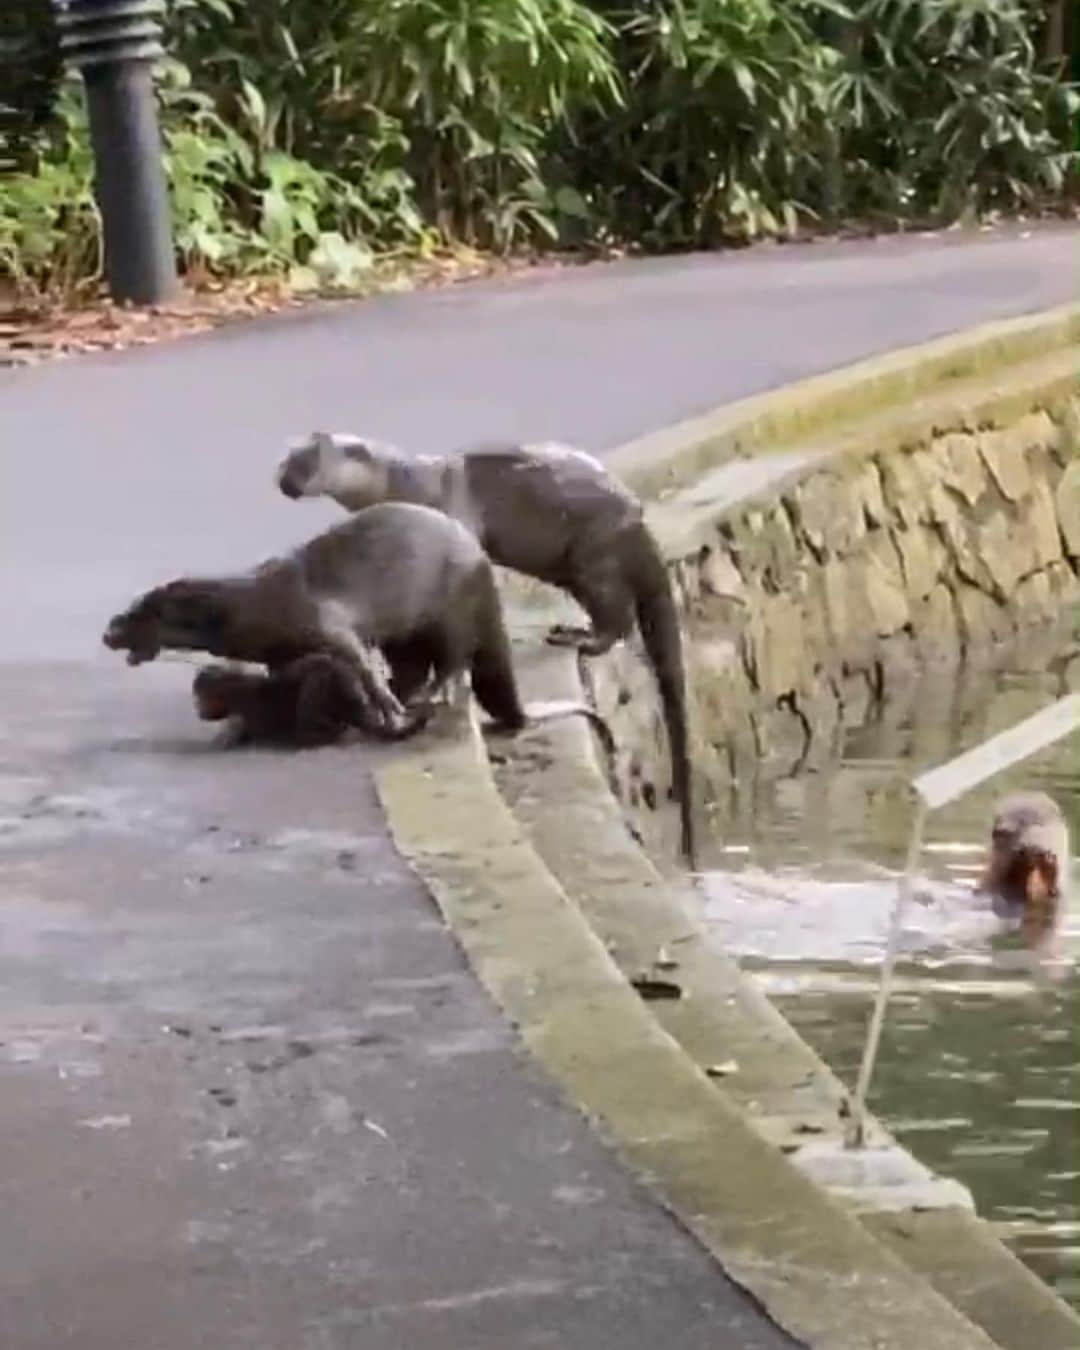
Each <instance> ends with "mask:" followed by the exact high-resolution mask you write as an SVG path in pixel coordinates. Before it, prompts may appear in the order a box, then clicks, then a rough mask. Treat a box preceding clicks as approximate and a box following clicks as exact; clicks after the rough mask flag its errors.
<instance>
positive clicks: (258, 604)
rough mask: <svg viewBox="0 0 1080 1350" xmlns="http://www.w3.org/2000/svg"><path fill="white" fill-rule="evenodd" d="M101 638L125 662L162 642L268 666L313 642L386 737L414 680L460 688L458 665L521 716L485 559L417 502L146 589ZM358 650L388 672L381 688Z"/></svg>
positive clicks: (505, 713)
mask: <svg viewBox="0 0 1080 1350" xmlns="http://www.w3.org/2000/svg"><path fill="white" fill-rule="evenodd" d="M102 640H103V641H104V643H105V645H106V646H107V647H109V648H111V649H113V650H120V651H127V652H128V663H129V664H131V665H138V664H140V663H142V662H144V661H152V660H154V659H155V657H157V655H158V654H159V653H160V652H161V651H162V650H163V649H166V648H168V649H174V650H188V651H205V652H208V653H210V654H211V655H212V656H218V657H224V658H226V659H228V660H234V661H248V662H252V663H254V664H258V665H264V666H266V667H267V668H268V670H269V671H270V672H271V673H272V674H273V673H276V672H279V671H280V670H281V669H282V668H283V667H285V666H287V665H289V663H291V662H293V661H295V660H297V659H298V658H300V657H303V656H306V655H308V654H309V653H312V652H324V653H326V654H328V655H330V656H331V657H334V658H335V659H336V661H337V662H338V663H339V669H340V670H341V671H342V672H345V671H347V672H349V675H350V677H351V684H352V686H353V691H354V693H355V695H356V697H357V698H358V699H359V700H360V702H361V704H363V705H364V706H365V707H367V708H369V709H370V712H371V721H370V725H371V726H373V727H376V728H379V727H381V728H382V729H384V730H385V731H386V732H387V734H389V735H391V736H396V735H398V734H399V733H400V732H401V731H402V729H403V727H404V726H406V725H407V723H408V714H407V713H406V711H405V707H404V705H405V703H407V702H408V701H409V700H410V699H411V698H413V697H415V696H416V694H417V692H418V690H420V689H421V688H422V687H424V686H429V687H430V686H434V687H435V688H443V689H445V688H446V687H447V686H448V685H451V684H454V685H457V686H459V687H460V685H461V682H462V681H463V679H464V676H465V673H466V672H468V673H469V674H470V675H471V680H472V690H473V693H474V694H475V695H476V698H477V700H478V701H479V703H480V704H481V706H482V707H483V708H484V710H485V711H486V712H487V713H488V714H489V715H490V716H491V717H492V719H493V720H494V721H495V723H496V724H497V725H498V726H500V727H502V728H503V729H506V730H520V729H521V728H523V727H524V726H525V725H526V715H525V710H524V708H523V706H522V703H521V698H520V695H519V693H518V687H517V682H516V679H515V676H514V668H513V663H512V661H511V657H510V641H509V638H508V636H507V633H506V627H505V624H504V622H503V616H502V608H501V605H500V601H499V593H498V588H497V587H496V584H495V575H494V572H493V569H492V566H491V563H490V561H489V559H488V558H487V556H486V555H485V553H484V551H483V549H482V548H481V547H480V544H479V542H478V541H477V540H476V538H475V537H474V536H473V535H472V534H470V532H469V531H468V530H467V529H466V528H465V527H464V526H463V525H461V524H460V523H459V522H458V521H455V520H452V519H450V518H449V517H448V516H446V515H444V514H443V513H441V512H439V511H435V510H431V509H429V508H428V507H425V506H417V505H414V504H410V503H404V502H385V503H382V504H380V505H378V506H372V507H369V508H367V509H366V510H364V511H359V512H357V513H356V515H354V516H352V517H351V518H350V519H349V520H347V521H344V522H343V523H342V524H340V525H337V526H334V527H333V528H332V529H329V530H326V531H324V532H323V533H322V534H319V535H316V536H315V538H313V539H311V540H309V541H308V542H307V543H306V544H303V545H302V546H301V547H299V548H297V549H295V550H293V552H291V553H289V554H286V555H285V556H283V557H279V558H271V559H269V560H268V561H266V562H263V563H261V564H260V565H259V566H257V567H255V568H254V569H252V570H251V571H249V572H245V573H240V574H238V575H234V576H227V577H205V578H200V577H181V578H179V579H177V580H175V581H170V582H168V583H166V584H165V585H163V586H157V587H154V588H153V589H152V590H150V591H147V592H146V593H145V594H144V595H142V596H140V597H139V598H138V599H137V600H136V601H135V602H134V603H133V604H132V605H131V606H130V607H129V608H128V609H127V610H125V611H124V612H123V613H120V614H117V615H116V616H115V617H114V618H112V619H111V620H110V622H109V624H108V626H107V627H106V629H105V632H104V634H103V638H102ZM371 647H377V648H379V649H380V650H381V652H382V654H383V657H384V658H385V660H386V662H387V664H388V665H389V667H390V670H391V671H392V678H391V681H390V685H389V687H388V686H387V684H386V682H385V681H384V680H383V679H382V678H381V676H380V675H378V674H377V673H376V671H375V669H374V668H373V663H372V661H371V659H370V656H369V650H368V649H370V648H371Z"/></svg>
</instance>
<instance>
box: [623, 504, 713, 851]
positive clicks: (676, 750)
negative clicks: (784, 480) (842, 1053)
mask: <svg viewBox="0 0 1080 1350" xmlns="http://www.w3.org/2000/svg"><path fill="white" fill-rule="evenodd" d="M631 549H632V553H633V564H632V566H631V568H630V569H629V572H630V576H629V580H630V583H631V586H632V587H633V592H634V606H635V609H636V611H637V621H638V626H639V628H640V629H641V637H642V641H643V642H644V644H645V652H646V654H647V656H648V658H649V663H650V665H651V666H652V668H653V672H654V674H655V675H656V682H657V684H658V685H659V687H660V703H661V707H662V709H663V714H664V724H665V726H666V728H667V735H668V747H669V749H670V752H671V777H672V786H673V788H674V791H675V798H676V800H677V801H678V803H679V813H680V816H681V820H682V852H683V857H684V858H685V859H686V863H687V866H688V867H689V868H690V869H691V871H693V870H695V869H696V866H697V847H696V843H695V838H694V816H693V799H692V797H691V785H690V745H689V735H688V731H687V720H686V672H685V667H684V664H683V654H682V632H681V631H680V628H679V616H678V611H677V610H676V608H675V597H674V595H673V594H672V591H671V580H670V578H669V577H668V572H667V568H666V566H665V565H664V559H663V556H662V555H661V553H660V549H659V547H658V546H657V543H656V540H655V539H654V538H653V536H652V534H651V533H650V532H649V529H648V527H647V526H646V525H645V524H644V523H642V525H641V528H640V531H639V532H638V534H637V536H636V537H635V538H634V540H633V541H632V543H631Z"/></svg>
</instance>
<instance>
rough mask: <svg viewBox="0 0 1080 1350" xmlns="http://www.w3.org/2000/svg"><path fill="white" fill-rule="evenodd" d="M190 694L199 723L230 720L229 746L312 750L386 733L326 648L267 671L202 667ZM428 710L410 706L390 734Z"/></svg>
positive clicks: (401, 733)
mask: <svg viewBox="0 0 1080 1350" xmlns="http://www.w3.org/2000/svg"><path fill="white" fill-rule="evenodd" d="M191 693H192V699H193V701H194V704H195V711H196V712H197V714H198V716H199V717H200V718H201V719H202V720H203V721H204V722H221V721H227V722H228V723H229V736H228V739H227V744H229V745H230V746H239V745H278V746H289V747H295V748H297V749H311V748H314V747H316V746H324V745H332V744H333V743H334V742H335V741H338V740H340V739H341V737H342V736H343V735H344V734H345V732H346V731H348V730H350V729H355V730H359V731H365V732H369V733H370V732H374V733H375V734H377V735H381V736H385V735H386V732H385V730H384V728H383V726H382V724H381V723H380V722H379V721H378V720H377V719H375V720H373V715H372V710H371V707H370V705H369V704H368V703H367V702H366V701H364V700H362V699H360V698H359V697H358V696H357V693H356V688H355V684H354V681H353V678H352V673H351V671H350V670H349V669H348V668H347V667H346V666H344V665H343V663H342V662H341V661H340V660H338V659H337V658H336V657H333V656H330V655H329V654H328V653H326V652H310V653H309V654H308V655H307V656H301V657H299V658H298V659H297V660H295V661H290V662H289V663H288V665H284V666H280V667H278V668H277V669H276V670H274V671H273V672H271V673H267V672H263V671H251V670H243V669H238V668H236V667H234V666H228V665H221V664H212V665H206V666H203V667H202V668H201V669H200V670H199V671H198V673H197V674H196V676H195V679H194V681H193V683H192V688H191ZM431 711H432V710H431V708H430V706H428V707H421V708H420V709H418V710H416V711H415V712H413V711H412V710H410V713H411V715H410V716H409V717H408V718H407V719H406V720H405V721H404V723H403V724H402V725H401V726H399V727H398V728H397V730H396V731H395V732H394V733H393V735H394V737H395V738H398V737H401V738H403V737H406V736H411V735H412V734H413V733H414V732H416V731H419V730H420V729H421V728H422V727H423V726H425V725H426V723H427V722H428V720H429V719H430V716H431Z"/></svg>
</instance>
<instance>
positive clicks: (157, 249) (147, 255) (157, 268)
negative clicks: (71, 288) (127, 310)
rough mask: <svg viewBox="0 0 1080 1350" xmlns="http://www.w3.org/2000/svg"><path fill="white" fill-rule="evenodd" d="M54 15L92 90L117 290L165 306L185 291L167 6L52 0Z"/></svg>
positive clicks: (67, 56) (102, 202)
mask: <svg viewBox="0 0 1080 1350" xmlns="http://www.w3.org/2000/svg"><path fill="white" fill-rule="evenodd" d="M53 9H54V11H55V14H56V24H57V28H58V30H59V34H60V50H61V52H62V53H63V57H64V61H65V64H66V65H67V67H68V68H69V69H70V70H77V71H79V73H80V74H81V75H82V78H83V83H84V85H85V87H86V103H87V111H88V113H89V118H90V138H91V141H92V143H93V149H94V173H95V194H96V196H97V201H98V207H99V209H100V211H101V218H102V224H103V227H104V233H105V275H106V278H107V279H108V283H109V292H110V294H111V295H112V298H113V299H114V300H116V301H117V302H120V303H123V302H125V301H130V302H131V303H133V304H137V305H152V304H157V303H159V302H161V301H163V300H167V299H169V298H170V297H171V296H172V295H173V294H174V293H175V291H176V286H177V281H176V263H175V258H174V254H173V241H172V223H171V220H170V215H169V198H168V192H167V190H166V186H165V173H164V169H163V166H162V160H161V134H160V132H159V130H158V120H157V104H156V101H155V97H154V86H153V78H152V66H153V62H154V61H155V60H157V59H158V58H159V57H160V56H162V55H163V48H162V45H161V16H162V14H163V12H164V0H53Z"/></svg>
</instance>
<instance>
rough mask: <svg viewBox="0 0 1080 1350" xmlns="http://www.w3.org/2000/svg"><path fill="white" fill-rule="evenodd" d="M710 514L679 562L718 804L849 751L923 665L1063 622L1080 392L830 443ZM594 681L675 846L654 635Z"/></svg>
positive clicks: (626, 648)
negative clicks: (750, 786) (817, 460)
mask: <svg viewBox="0 0 1080 1350" xmlns="http://www.w3.org/2000/svg"><path fill="white" fill-rule="evenodd" d="M665 509H666V510H670V509H671V508H670V506H669V507H666V508H665ZM675 509H677V504H676V508H675ZM708 525H709V528H708V530H707V532H706V535H705V536H704V542H702V538H703V536H702V534H701V532H700V531H698V532H697V533H696V535H695V542H694V547H693V551H692V552H687V551H686V550H685V549H684V550H683V551H682V552H681V553H678V554H677V555H676V556H675V557H674V558H673V559H672V563H671V572H672V576H673V580H674V584H675V590H676V595H677V599H678V604H679V607H680V611H681V615H682V619H683V632H684V640H685V644H686V656H687V662H688V684H689V689H690V696H691V701H692V708H691V716H692V723H693V730H694V739H695V742H696V756H695V758H696V763H697V766H698V772H699V781H698V795H699V796H702V795H703V796H704V797H705V799H706V801H712V802H714V803H715V802H717V801H722V800H723V798H724V796H725V794H726V793H729V792H731V791H732V790H734V789H736V788H737V786H738V785H743V786H745V784H746V783H747V782H748V781H749V780H752V779H755V778H760V776H761V775H762V774H763V773H764V774H765V775H767V776H772V775H778V774H785V773H790V772H792V770H793V769H794V768H796V767H799V766H800V765H805V764H806V763H807V762H808V761H812V760H813V759H814V758H815V757H827V756H828V755H830V754H832V753H833V752H834V749H835V747H836V746H837V743H838V736H839V733H840V732H841V731H842V729H843V728H844V727H845V726H846V725H852V724H856V723H858V722H860V721H861V720H862V719H863V718H864V717H865V716H866V714H867V712H868V711H869V710H870V709H871V708H872V707H873V705H874V704H875V703H878V702H880V701H881V700H883V699H885V698H886V697H887V696H889V694H890V693H891V692H892V691H894V690H895V689H896V687H897V685H898V684H902V683H903V682H905V681H909V680H910V679H911V677H912V676H913V675H914V674H916V673H917V672H919V671H920V670H924V669H926V668H927V667H928V666H933V665H949V664H955V663H957V662H966V663H976V664H979V665H987V664H991V663H993V662H994V661H995V660H998V659H1000V658H1001V656H1002V654H1003V653H1004V652H1005V651H1007V650H1008V648H1009V647H1011V646H1014V644H1015V642H1016V641H1017V639H1018V638H1020V637H1021V636H1022V635H1024V634H1027V633H1033V632H1035V631H1036V630H1038V629H1040V628H1042V629H1045V628H1046V627H1047V626H1049V625H1051V624H1054V623H1059V622H1061V620H1062V616H1063V615H1066V614H1067V613H1068V610H1069V608H1070V607H1071V606H1072V605H1073V604H1075V603H1076V602H1077V600H1078V599H1080V581H1078V574H1080V399H1078V398H1076V397H1073V398H1071V399H1069V398H1067V397H1063V396H1061V395H1060V393H1059V394H1058V395H1057V396H1054V397H1050V396H1048V397H1047V399H1046V400H1045V402H1044V403H1043V404H1042V406H1039V405H1038V403H1037V401H1036V402H1035V403H1034V404H1029V405H1028V408H1027V410H1026V411H1025V412H1024V413H1023V414H1022V415H1015V416H1014V417H1013V418H1012V419H1011V420H1007V421H1004V422H1000V423H995V422H994V420H993V419H990V418H988V419H985V420H983V419H976V418H974V417H973V416H971V414H967V415H959V414H958V415H957V417H956V418H955V420H953V421H951V422H950V423H949V424H948V425H947V426H938V427H935V428H932V429H927V430H926V431H925V432H924V433H922V434H920V435H917V436H912V437H910V438H909V439H908V440H907V441H906V442H905V443H903V444H901V445H900V446H891V447H890V448H889V449H887V450H883V451H874V450H873V449H868V450H864V451H862V452H850V451H849V452H845V453H837V454H834V455H832V456H828V457H826V458H825V460H824V462H823V463H822V465H821V466H820V467H817V468H814V469H812V470H811V471H810V472H808V473H806V474H805V475H804V476H803V477H802V478H801V479H800V480H799V481H797V482H795V483H791V482H788V483H786V484H782V485H781V486H780V488H779V489H778V490H776V491H775V492H774V493H773V494H771V495H770V494H769V493H767V492H766V493H761V494H756V495H755V496H754V497H752V498H751V499H749V500H744V501H742V502H739V503H736V504H734V505H728V506H727V507H725V508H722V509H721V508H718V509H717V512H716V515H715V518H714V519H712V520H710V521H709V522H708ZM586 678H587V679H588V681H589V683H590V685H591V687H592V691H593V694H594V697H595V699H596V703H597V706H598V708H599V710H600V712H601V713H602V714H603V715H604V716H605V717H607V718H608V720H609V722H610V724H611V726H612V729H613V731H614V732H615V737H616V741H617V743H618V745H619V746H620V747H622V748H621V749H620V752H619V756H618V763H617V764H616V766H615V778H616V781H617V783H618V788H619V792H620V796H621V797H622V799H623V801H624V803H626V804H627V805H628V806H629V807H630V809H631V813H632V815H633V816H634V817H636V818H637V821H638V823H639V825H640V826H641V827H642V830H643V833H644V834H645V836H646V838H647V839H648V840H649V841H650V842H652V843H655V842H656V841H657V836H658V834H659V835H660V836H663V838H664V843H663V850H662V851H663V852H664V853H665V854H668V855H669V856H670V851H671V850H670V847H669V846H670V844H671V830H670V823H669V818H670V816H671V814H672V813H671V812H670V811H669V810H663V809H660V808H661V803H662V801H663V797H664V794H663V793H662V792H661V791H659V787H660V785H663V784H666V783H667V782H668V781H669V778H668V774H669V770H668V768H667V754H666V738H665V736H664V733H663V728H662V724H661V723H660V720H659V715H658V707H657V703H656V698H655V693H654V690H653V687H652V682H651V679H650V677H649V674H648V671H647V669H646V667H645V666H644V663H643V660H642V657H641V654H640V646H639V643H638V641H637V640H635V641H633V642H631V643H627V644H624V645H623V646H622V647H620V648H619V649H618V650H617V651H616V652H614V653H612V654H611V655H610V656H609V657H607V658H604V659H602V660H599V661H590V662H588V663H587V667H586ZM702 780H704V782H702Z"/></svg>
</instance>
